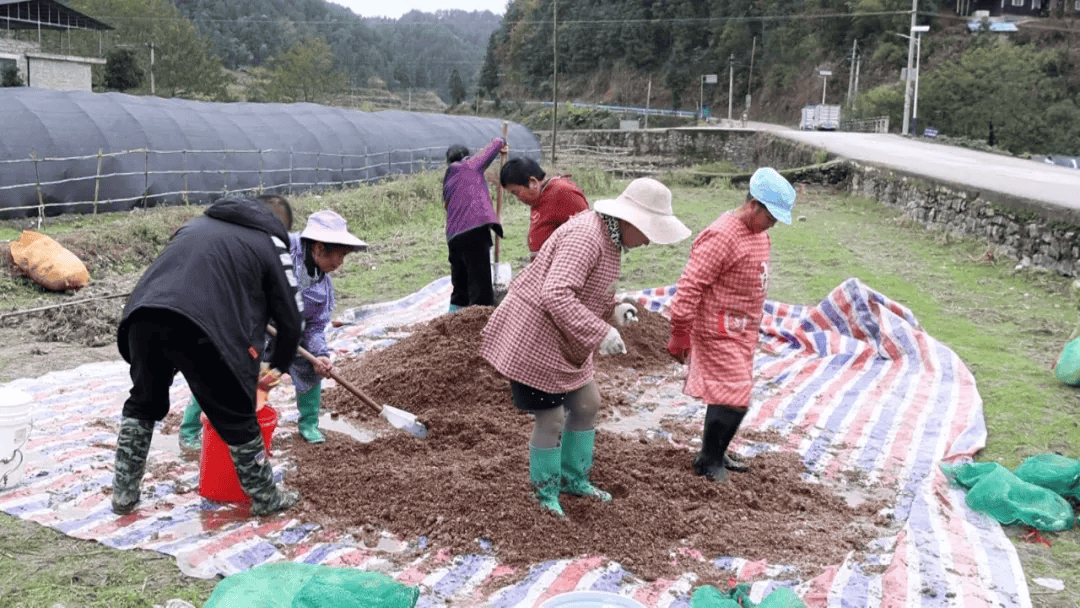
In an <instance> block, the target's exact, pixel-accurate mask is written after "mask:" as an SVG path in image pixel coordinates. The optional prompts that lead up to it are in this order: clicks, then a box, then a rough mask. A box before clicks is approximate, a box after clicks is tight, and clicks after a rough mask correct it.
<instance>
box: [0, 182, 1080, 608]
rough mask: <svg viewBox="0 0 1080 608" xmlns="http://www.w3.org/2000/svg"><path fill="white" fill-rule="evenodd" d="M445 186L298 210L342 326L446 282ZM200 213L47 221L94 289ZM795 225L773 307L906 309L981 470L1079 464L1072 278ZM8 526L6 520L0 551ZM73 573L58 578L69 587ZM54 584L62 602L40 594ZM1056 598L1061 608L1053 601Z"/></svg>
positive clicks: (871, 234) (512, 224)
mask: <svg viewBox="0 0 1080 608" xmlns="http://www.w3.org/2000/svg"><path fill="white" fill-rule="evenodd" d="M701 169H702V168H701V167H695V168H694V169H693V170H692V171H689V172H686V173H685V175H687V176H693V175H694V172H695V171H699V170H701ZM708 169H709V170H714V169H721V167H712V166H710V167H708ZM571 173H572V175H573V179H574V180H575V181H576V182H577V183H578V184H579V185H581V186H582V188H583V190H584V191H585V192H586V194H587V195H588V197H589V199H590V201H595V200H598V199H601V198H613V197H615V196H617V195H618V194H619V192H621V191H622V189H623V188H624V187H625V185H626V184H627V183H628V182H629V180H624V179H616V178H613V177H612V176H610V175H608V174H606V173H604V172H602V171H599V170H597V169H593V168H584V167H580V168H579V167H574V168H572V169H571ZM677 175H678V173H672V174H671V175H669V176H667V177H665V178H664V179H666V180H667V181H666V183H669V185H670V187H671V188H672V193H673V201H674V207H675V210H676V214H677V215H678V216H679V217H680V219H682V220H683V222H684V223H686V224H687V226H689V227H690V229H691V230H692V231H693V232H694V234H697V233H698V232H699V231H700V230H701V229H702V228H704V227H706V226H707V225H708V224H709V223H711V222H712V221H713V220H715V219H716V217H717V216H718V215H720V214H721V213H724V212H726V211H728V210H731V209H735V208H736V207H738V206H739V205H740V204H741V202H742V200H743V198H744V197H745V191H744V190H743V189H741V188H731V187H730V186H729V185H728V184H727V183H725V182H722V181H713V182H711V183H710V184H709V185H707V186H699V185H696V183H697V182H696V181H694V180H693V179H685V180H684V179H681V178H679V177H677ZM441 178H442V172H441V171H440V172H431V173H428V174H424V175H419V176H412V177H405V178H400V179H395V180H393V181H389V182H386V183H382V184H378V185H373V186H363V187H360V188H356V189H352V190H346V191H340V192H330V193H324V194H322V195H319V196H300V197H295V198H294V199H293V203H294V207H295V209H296V216H297V217H296V225H295V226H294V229H296V230H300V229H302V227H303V225H304V222H305V220H306V218H307V216H308V215H310V213H312V212H314V211H316V210H318V209H324V208H330V209H334V210H336V211H337V212H339V213H341V214H342V215H343V216H345V218H346V219H347V220H348V221H349V226H350V229H351V230H352V231H353V232H354V233H355V234H356V235H357V236H359V237H360V238H362V239H364V240H365V241H367V242H368V243H369V244H370V248H369V249H368V250H367V251H365V252H361V253H356V254H351V255H349V256H348V257H347V258H346V263H345V266H344V267H343V268H342V269H341V270H340V271H338V273H337V274H336V275H335V285H336V288H337V292H338V302H339V312H340V311H341V310H343V309H344V308H346V307H348V306H355V305H358V304H361V303H368V302H377V301H386V300H391V299H396V298H399V297H402V296H405V295H408V294H410V293H413V292H415V291H416V290H417V289H419V288H420V287H423V286H424V285H426V284H427V283H429V282H430V281H432V280H434V279H436V278H438V277H441V276H444V275H447V274H449V264H448V262H447V261H446V254H447V250H446V239H445V232H444V228H445V212H444V210H443V207H442V201H441V198H440V196H441V195H440V191H441ZM195 213H201V209H197V208H159V209H152V210H148V211H145V212H143V211H140V212H136V213H130V214H111V215H106V216H101V217H99V218H96V219H90V220H81V219H80V220H64V219H50V221H49V222H48V223H47V225H46V228H45V232H46V233H47V234H51V235H55V236H56V238H57V240H59V241H61V243H64V244H65V245H68V246H69V247H71V248H73V249H78V250H79V251H81V252H83V254H84V255H86V256H87V258H86V259H87V260H88V266H91V272H92V274H93V276H94V277H95V278H97V277H100V276H109V275H110V274H124V273H136V274H137V273H138V272H139V271H140V270H141V268H143V267H145V265H146V264H148V263H149V261H150V260H152V259H153V257H154V256H155V255H156V254H157V252H158V251H160V249H161V247H163V246H164V243H165V242H166V241H167V239H168V236H169V234H171V232H172V230H175V228H176V227H178V226H179V225H181V224H182V223H183V221H185V220H186V218H188V217H191V216H192V215H194V214H195ZM794 216H795V217H796V218H797V219H796V220H795V221H794V222H793V224H792V225H790V226H786V225H778V226H776V227H775V228H774V229H772V230H771V231H770V236H771V238H772V242H773V255H772V268H771V277H770V290H769V297H770V298H771V299H774V300H779V301H783V302H790V303H796V304H815V303H817V302H818V301H820V300H821V299H822V298H824V297H825V296H826V295H827V294H828V293H829V292H830V291H831V290H832V289H833V288H835V287H836V286H838V285H839V284H840V283H842V282H843V281H844V280H846V279H848V278H851V277H855V278H858V279H859V280H861V281H862V282H864V283H865V284H867V285H868V286H869V287H871V288H872V289H875V290H877V291H879V292H881V293H883V294H884V295H886V296H888V297H889V298H891V299H893V300H895V301H897V302H898V303H900V304H901V305H904V306H906V307H908V308H910V309H911V311H912V312H913V314H914V315H915V317H916V319H918V321H919V322H920V324H921V325H922V326H923V327H924V328H925V329H926V330H927V331H928V332H929V333H930V335H932V336H933V337H935V338H936V339H938V340H940V341H941V342H943V343H945V344H946V345H948V346H949V347H950V348H952V349H953V350H954V351H955V352H956V353H957V354H958V355H959V356H960V358H961V359H962V360H963V361H964V362H965V363H966V364H967V365H968V367H969V368H970V369H971V370H972V372H973V373H974V374H975V377H976V380H977V382H978V388H979V391H980V394H981V396H982V399H983V408H984V415H985V419H986V425H987V428H988V440H987V447H986V449H985V450H983V451H982V452H981V453H980V454H979V456H978V457H979V459H981V460H988V461H996V462H1001V463H1002V464H1003V465H1005V466H1006V467H1009V468H1014V467H1015V466H1016V465H1018V464H1019V463H1020V462H1021V461H1022V460H1023V459H1024V458H1026V457H1027V456H1030V455H1033V454H1039V453H1046V452H1051V451H1056V452H1061V453H1063V454H1066V455H1070V456H1074V457H1075V456H1076V455H1078V454H1080V428H1078V423H1077V413H1078V410H1080V399H1078V395H1080V394H1078V393H1077V392H1076V389H1075V388H1072V387H1068V386H1065V385H1063V384H1061V383H1060V382H1058V381H1057V380H1056V379H1055V378H1054V377H1053V375H1052V374H1051V372H1050V367H1051V365H1052V364H1053V363H1054V362H1055V360H1056V358H1057V356H1058V354H1059V353H1060V351H1061V348H1062V347H1063V346H1064V344H1065V342H1066V341H1067V340H1068V338H1069V336H1070V334H1071V332H1072V331H1073V328H1074V327H1076V325H1077V302H1076V300H1075V298H1074V296H1073V295H1072V291H1070V287H1071V283H1072V281H1071V280H1070V279H1067V278H1064V277H1060V276H1056V275H1054V274H1050V273H1043V272H1038V271H1031V270H1016V269H1015V268H1014V264H1015V263H1014V262H1013V261H1011V260H997V261H996V262H994V263H991V261H990V258H989V257H987V255H986V254H987V252H988V249H989V247H988V245H987V244H986V243H985V242H984V241H980V240H978V239H970V238H958V237H956V236H954V235H950V234H948V233H946V232H943V231H938V230H926V229H925V228H923V227H922V226H921V225H918V224H915V223H913V222H911V221H910V220H907V219H905V218H903V217H902V216H901V214H900V213H899V211H898V210H896V209H893V208H889V207H885V206H884V205H882V204H880V203H878V202H876V201H873V200H869V199H864V198H859V197H852V196H847V195H843V194H839V195H838V194H832V193H828V192H826V191H818V190H813V189H810V190H807V192H806V193H805V195H804V196H803V197H802V198H801V199H800V200H799V202H798V203H797V204H796V206H795V211H794ZM503 221H504V228H505V231H506V239H505V240H503V241H502V243H501V245H500V260H501V261H506V262H510V263H511V265H512V266H513V269H514V272H515V273H517V272H518V271H520V269H521V268H522V267H523V266H524V263H525V261H526V260H527V257H528V254H527V249H526V242H525V238H526V232H527V229H528V209H527V208H526V207H525V206H524V205H522V204H521V203H520V202H518V201H517V199H515V198H514V197H512V196H509V195H507V196H506V197H505V198H504V200H503ZM691 242H692V239H686V240H684V241H683V242H681V243H678V244H675V245H666V246H658V245H650V246H647V247H643V248H639V249H634V250H632V251H631V252H630V253H628V254H627V255H626V256H625V257H624V263H623V276H622V278H621V280H620V285H619V289H622V290H635V289H640V288H644V287H655V286H660V285H668V284H672V283H674V282H675V281H676V280H677V279H678V277H679V275H680V274H681V272H682V269H683V267H684V265H685V264H686V260H687V258H688V255H689V251H690V246H691ZM26 283H28V282H27V281H24V280H22V279H9V278H5V277H0V294H3V295H2V296H0V305H3V306H5V307H11V306H13V303H19V302H23V303H25V302H29V301H37V300H40V299H41V298H44V297H53V298H56V297H57V296H55V295H52V294H43V293H42V292H41V290H36V291H35V289H34V288H33V287H31V286H28V285H27V284H26ZM3 525H4V520H3V519H2V518H0V537H3V536H4V532H5V530H4V528H3ZM1010 530H1011V529H1010ZM1048 537H1049V538H1051V540H1052V541H1053V543H1054V546H1053V548H1052V549H1051V548H1047V547H1045V546H1041V545H1038V546H1035V545H1028V544H1026V543H1021V542H1018V543H1017V547H1018V550H1019V551H1020V555H1021V559H1022V561H1023V563H1024V566H1025V569H1026V573H1027V576H1028V577H1029V580H1030V579H1031V578H1033V577H1036V576H1051V577H1054V578H1060V579H1062V580H1064V581H1065V586H1066V591H1065V592H1063V593H1062V594H1058V595H1056V596H1055V597H1054V598H1053V599H1052V600H1047V602H1049V603H1046V602H1042V601H1039V602H1036V605H1037V606H1074V605H1080V591H1078V590H1080V567H1078V565H1080V532H1078V531H1077V530H1073V531H1069V532H1064V533H1059V534H1051V535H1048ZM61 538H63V537H61ZM11 546H13V545H10V544H4V543H3V542H0V551H6V552H8V553H11V552H12V549H11V548H10V547H11ZM129 553H130V552H118V554H119V555H128V554H129ZM117 563H119V562H117ZM16 564H19V560H18V559H16V560H5V559H2V558H0V581H3V580H5V579H9V580H10V579H12V578H14V579H17V580H26V583H25V585H24V586H23V591H21V592H20V593H22V595H20V596H18V598H19V599H18V602H22V604H20V603H18V602H17V603H15V604H14V605H16V606H18V605H42V604H44V605H49V604H48V602H45V601H41V602H39V601H38V600H39V599H42V598H48V601H49V602H56V601H60V602H61V603H65V605H69V604H68V602H70V605H87V606H110V605H117V606H119V605H128V604H125V603H123V602H124V601H127V600H125V599H123V598H116V599H108V600H106V599H97V600H93V599H85V600H83V599H81V598H77V597H75V596H72V595H69V591H67V590H63V589H62V587H63V586H62V585H59V583H56V582H55V581H54V580H53V578H52V577H53V576H54V573H52V572H50V571H49V569H48V568H39V569H36V570H35V569H24V568H23V567H22V566H21V565H19V566H16ZM110 564H113V562H110ZM170 567H173V566H170ZM114 568H119V569H120V570H118V574H116V575H113V574H108V576H110V577H113V576H116V577H117V578H116V579H115V580H114V579H112V578H110V581H109V584H110V585H111V584H113V583H118V584H120V585H121V586H130V585H134V584H135V583H139V584H141V579H140V580H138V581H135V582H130V581H129V578H130V576H129V575H128V574H126V573H125V572H126V569H128V568H133V566H131V565H130V564H128V565H123V566H114V565H107V566H105V567H104V568H103V569H101V570H100V572H101V573H100V574H97V575H96V576H98V577H99V578H100V577H101V576H104V575H105V574H106V573H108V572H112V570H113V569H114ZM173 568H174V567H173ZM38 570H40V571H38ZM67 572H68V574H65V575H64V576H67V577H69V578H70V577H71V576H72V575H71V572H70V571H67ZM125 577H127V578H125ZM132 580H133V579H132ZM121 581H124V582H122V583H121ZM188 584H189V585H190V590H194V591H193V593H189V594H188V595H183V594H182V593H181V591H177V595H176V597H193V596H199V594H200V593H205V591H206V589H207V587H206V585H207V583H205V582H203V581H195V580H194V579H190V581H189V583H188ZM57 585H59V586H60V587H61V588H60V589H59V590H56V589H54V590H53V591H50V592H45V591H40V592H39V591H35V590H36V589H46V588H49V589H52V588H53V587H54V586H57ZM32 593H39V595H30V594H32ZM50 593H53V594H55V595H50ZM101 597H104V596H101ZM155 597H161V596H157V595H155ZM202 597H205V595H204V596H202ZM73 598H74V599H73ZM1044 599H1045V598H1044ZM1059 600H1060V601H1062V602H1065V603H1055V602H1058V601H1059ZM35 602H36V603H35ZM158 603H162V602H160V601H159V602H158ZM196 603H197V602H196ZM131 605H142V604H131Z"/></svg>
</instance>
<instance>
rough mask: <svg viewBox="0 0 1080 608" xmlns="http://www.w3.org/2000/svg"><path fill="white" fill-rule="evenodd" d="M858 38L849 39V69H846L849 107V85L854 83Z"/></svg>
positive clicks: (848, 104)
mask: <svg viewBox="0 0 1080 608" xmlns="http://www.w3.org/2000/svg"><path fill="white" fill-rule="evenodd" d="M858 44H859V41H858V39H856V40H852V41H851V69H850V70H848V81H847V106H848V107H849V108H850V107H851V87H852V86H854V84H855V53H857V52H858Z"/></svg>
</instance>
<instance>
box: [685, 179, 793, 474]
mask: <svg viewBox="0 0 1080 608" xmlns="http://www.w3.org/2000/svg"><path fill="white" fill-rule="evenodd" d="M794 204H795V189H794V188H792V187H791V184H790V183H788V181H787V180H786V179H784V177H783V176H782V175H780V174H779V173H777V172H776V171H775V170H774V169H771V168H769V167H763V168H761V169H758V170H757V171H755V172H754V175H753V176H751V177H750V192H749V194H748V195H747V197H746V201H745V202H744V203H743V205H742V206H741V207H739V208H738V209H736V210H734V211H732V212H729V213H725V214H724V215H721V216H720V217H719V218H717V219H716V221H714V222H713V223H712V224H711V225H710V226H709V227H708V228H706V229H705V230H702V231H701V233H700V234H698V236H697V238H695V239H694V245H693V247H692V248H691V249H690V260H689V261H688V262H687V263H686V268H684V269H683V273H682V276H681V277H680V278H679V282H678V283H677V284H676V286H675V297H674V298H673V299H672V301H671V340H670V341H669V342H668V346H667V349H668V352H669V353H671V356H673V357H675V358H676V359H678V360H679V361H687V360H688V361H687V363H688V364H689V369H688V370H687V374H686V385H685V386H684V387H683V392H684V393H685V394H687V395H689V396H691V397H696V398H698V399H701V400H702V401H704V402H705V403H707V404H708V407H707V408H706V414H705V429H704V432H703V434H702V442H701V451H700V452H699V453H698V454H697V456H695V457H694V469H695V470H696V471H697V474H698V475H704V476H705V477H707V478H708V479H710V480H713V481H727V479H728V475H727V469H732V470H743V471H745V470H746V464H745V463H743V462H739V461H733V460H732V459H731V458H730V457H728V456H727V448H728V444H729V443H731V439H732V438H733V437H734V436H735V432H736V431H738V430H739V425H740V424H741V423H742V419H743V417H744V416H746V410H747V409H748V408H749V407H750V389H751V388H752V386H753V368H754V350H755V349H756V348H757V342H758V328H759V327H760V326H761V307H762V306H763V305H764V304H765V293H766V291H767V290H768V287H769V252H770V248H771V243H770V240H769V235H768V233H767V232H766V231H767V230H768V229H769V228H772V227H773V226H774V225H775V224H776V222H777V221H781V222H783V223H785V224H790V223H791V208H792V206H794Z"/></svg>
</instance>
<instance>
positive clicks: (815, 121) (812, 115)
mask: <svg viewBox="0 0 1080 608" xmlns="http://www.w3.org/2000/svg"><path fill="white" fill-rule="evenodd" d="M799 128H800V129H802V130H804V131H835V130H837V129H839V128H840V106H827V105H816V106H806V107H804V108H803V109H802V120H801V121H799Z"/></svg>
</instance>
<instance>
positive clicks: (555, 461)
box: [529, 445, 566, 517]
mask: <svg viewBox="0 0 1080 608" xmlns="http://www.w3.org/2000/svg"><path fill="white" fill-rule="evenodd" d="M561 461H562V452H561V451H560V449H559V448H547V449H541V448H535V447H533V446H532V445H529V481H531V482H532V486H533V492H534V494H535V496H536V498H537V500H539V501H540V506H541V507H543V508H545V509H547V510H548V511H551V512H552V513H554V514H555V515H558V516H559V517H566V513H563V510H562V505H560V504H559V485H560V481H561V479H562V471H561V467H562V465H561Z"/></svg>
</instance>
